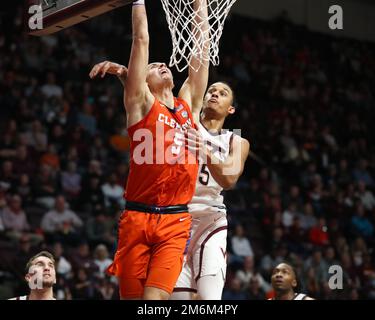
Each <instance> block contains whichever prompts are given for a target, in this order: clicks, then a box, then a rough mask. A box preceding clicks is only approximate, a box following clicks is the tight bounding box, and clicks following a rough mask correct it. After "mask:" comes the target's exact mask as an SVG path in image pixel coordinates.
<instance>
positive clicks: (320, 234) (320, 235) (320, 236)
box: [309, 217, 329, 246]
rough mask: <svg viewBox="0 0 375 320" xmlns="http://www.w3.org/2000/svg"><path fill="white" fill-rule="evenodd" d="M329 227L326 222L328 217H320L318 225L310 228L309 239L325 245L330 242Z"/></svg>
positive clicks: (316, 243) (315, 243)
mask: <svg viewBox="0 0 375 320" xmlns="http://www.w3.org/2000/svg"><path fill="white" fill-rule="evenodd" d="M327 231H328V228H327V224H326V219H324V218H323V217H322V218H319V220H318V223H317V225H316V226H314V227H312V228H311V229H310V234H309V239H310V242H311V243H312V244H313V245H316V246H325V245H327V244H329V237H328V233H327Z"/></svg>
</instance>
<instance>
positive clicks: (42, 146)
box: [24, 120, 48, 152]
mask: <svg viewBox="0 0 375 320" xmlns="http://www.w3.org/2000/svg"><path fill="white" fill-rule="evenodd" d="M24 136H25V141H26V145H27V146H30V147H32V148H34V149H35V150H36V151H38V152H43V151H45V150H46V148H47V142H48V140H47V135H46V133H45V132H43V126H42V123H41V122H40V121H39V120H34V121H33V123H32V124H31V130H29V131H26V132H25V133H24Z"/></svg>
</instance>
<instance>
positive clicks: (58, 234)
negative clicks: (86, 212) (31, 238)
mask: <svg viewBox="0 0 375 320" xmlns="http://www.w3.org/2000/svg"><path fill="white" fill-rule="evenodd" d="M82 225H83V222H82V220H81V218H79V217H78V216H77V214H76V213H75V212H73V211H71V210H69V209H68V208H67V205H66V202H65V198H64V197H63V196H57V197H56V199H55V208H54V209H52V210H50V211H48V212H47V213H46V214H45V215H44V216H43V219H42V222H41V228H42V229H43V231H44V232H45V233H46V236H48V237H49V239H51V240H52V239H53V240H60V241H62V242H67V243H76V242H77V241H78V239H79V233H78V232H79V229H80V228H81V227H82Z"/></svg>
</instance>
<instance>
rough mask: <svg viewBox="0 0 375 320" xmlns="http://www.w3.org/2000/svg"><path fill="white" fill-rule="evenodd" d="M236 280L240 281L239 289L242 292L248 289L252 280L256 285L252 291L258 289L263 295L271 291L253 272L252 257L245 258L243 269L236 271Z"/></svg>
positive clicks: (257, 274)
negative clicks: (240, 288)
mask: <svg viewBox="0 0 375 320" xmlns="http://www.w3.org/2000/svg"><path fill="white" fill-rule="evenodd" d="M236 278H237V279H239V280H240V281H241V287H242V289H244V290H247V289H248V288H249V287H250V283H251V281H252V280H253V281H254V280H255V281H256V285H254V288H253V289H255V288H259V289H260V290H262V291H263V294H266V293H267V292H268V291H269V290H271V285H270V284H269V283H268V282H267V281H265V280H264V278H263V277H262V275H261V274H260V273H259V272H257V271H256V270H255V268H254V258H253V257H252V256H247V257H245V259H244V262H243V267H242V269H240V270H238V271H237V273H236Z"/></svg>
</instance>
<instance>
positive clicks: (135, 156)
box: [124, 98, 198, 206]
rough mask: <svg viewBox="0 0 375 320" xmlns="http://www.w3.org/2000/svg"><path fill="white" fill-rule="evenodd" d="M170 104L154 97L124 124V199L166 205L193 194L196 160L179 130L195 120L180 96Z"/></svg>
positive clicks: (190, 196)
mask: <svg viewBox="0 0 375 320" xmlns="http://www.w3.org/2000/svg"><path fill="white" fill-rule="evenodd" d="M174 107H175V108H174V110H171V109H169V108H168V107H166V106H165V105H163V104H161V103H160V102H159V101H158V100H157V99H155V102H154V104H153V105H152V107H151V109H150V111H149V112H148V113H147V115H146V116H145V117H144V118H143V119H142V120H141V121H139V122H138V123H136V124H134V125H132V126H130V127H129V128H128V133H129V137H130V139H131V143H130V156H131V159H130V167H129V176H128V181H127V185H126V190H125V194H124V196H125V198H126V200H127V201H134V202H141V203H144V204H149V205H156V206H170V205H178V204H187V203H189V202H190V200H191V198H192V197H193V194H194V190H195V182H196V178H197V173H198V161H197V159H196V157H195V156H193V155H192V154H191V153H190V152H188V151H187V148H186V146H185V140H184V133H183V131H185V130H186V129H188V128H190V127H195V124H194V121H193V116H192V114H191V111H190V108H189V106H188V105H187V103H186V102H185V101H184V100H182V99H180V98H174ZM192 160H193V161H192Z"/></svg>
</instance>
